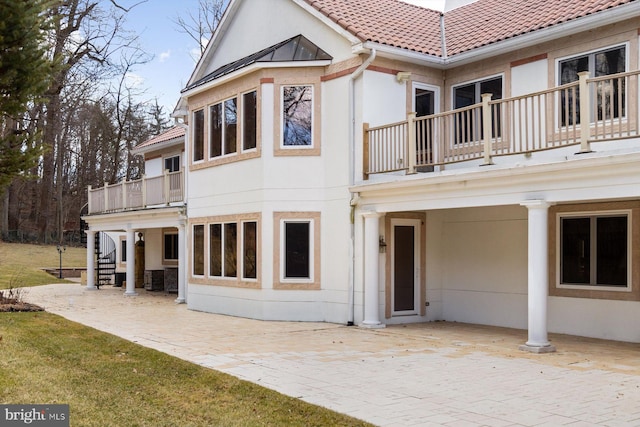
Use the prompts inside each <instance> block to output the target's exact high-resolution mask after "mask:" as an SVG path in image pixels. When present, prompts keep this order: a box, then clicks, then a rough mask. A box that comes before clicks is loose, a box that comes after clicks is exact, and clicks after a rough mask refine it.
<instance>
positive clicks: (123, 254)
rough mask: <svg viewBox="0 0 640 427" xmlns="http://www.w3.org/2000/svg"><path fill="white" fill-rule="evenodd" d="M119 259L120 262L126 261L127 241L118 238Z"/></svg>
mask: <svg viewBox="0 0 640 427" xmlns="http://www.w3.org/2000/svg"><path fill="white" fill-rule="evenodd" d="M120 259H121V260H122V262H123V263H124V262H127V241H126V240H120Z"/></svg>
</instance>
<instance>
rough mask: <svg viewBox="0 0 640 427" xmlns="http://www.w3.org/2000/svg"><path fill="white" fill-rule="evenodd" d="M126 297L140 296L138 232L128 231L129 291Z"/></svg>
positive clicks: (126, 292)
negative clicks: (137, 274) (137, 289)
mask: <svg viewBox="0 0 640 427" xmlns="http://www.w3.org/2000/svg"><path fill="white" fill-rule="evenodd" d="M124 294H125V295H128V296H129V295H131V296H134V295H138V293H137V292H136V232H135V230H132V229H130V228H129V229H127V290H126V291H125V292H124Z"/></svg>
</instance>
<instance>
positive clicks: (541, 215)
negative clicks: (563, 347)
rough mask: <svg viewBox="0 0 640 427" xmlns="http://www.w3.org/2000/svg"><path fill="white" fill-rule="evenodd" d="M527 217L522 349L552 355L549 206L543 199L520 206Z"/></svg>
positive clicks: (528, 201) (553, 349) (523, 203)
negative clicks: (525, 326)
mask: <svg viewBox="0 0 640 427" xmlns="http://www.w3.org/2000/svg"><path fill="white" fill-rule="evenodd" d="M521 205H522V206H524V207H526V208H527V209H528V210H529V218H528V228H529V231H528V290H527V295H528V317H529V322H528V326H529V339H528V340H527V342H526V344H524V345H521V346H520V350H524V351H529V352H532V353H550V352H554V351H556V348H555V347H554V346H552V345H551V344H550V343H549V340H548V338H547V299H548V296H549V289H548V286H549V257H548V241H549V239H548V233H549V230H548V223H549V221H548V215H549V206H550V204H549V203H548V202H546V201H544V200H527V201H525V202H522V203H521Z"/></svg>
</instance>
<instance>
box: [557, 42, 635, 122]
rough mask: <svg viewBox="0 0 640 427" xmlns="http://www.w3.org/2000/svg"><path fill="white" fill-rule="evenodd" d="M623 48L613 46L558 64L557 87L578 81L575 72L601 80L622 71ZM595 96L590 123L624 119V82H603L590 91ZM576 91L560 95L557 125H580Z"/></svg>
mask: <svg viewBox="0 0 640 427" xmlns="http://www.w3.org/2000/svg"><path fill="white" fill-rule="evenodd" d="M626 56H627V54H626V46H624V45H623V46H616V47H612V48H608V49H603V50H599V51H595V52H591V53H588V54H584V55H579V56H575V57H572V58H567V59H563V60H560V61H558V73H559V83H560V84H561V85H564V84H568V83H572V82H576V81H578V79H579V77H578V73H580V72H583V71H587V72H589V77H601V76H608V75H611V74H617V73H624V72H625V71H626ZM590 90H591V91H593V92H592V93H590V95H591V96H592V97H594V96H595V97H596V104H595V105H596V108H595V110H594V111H592V117H591V118H590V120H594V119H595V120H603V119H611V118H617V117H621V116H624V114H625V96H624V95H625V81H624V79H623V78H620V79H606V80H602V81H599V82H597V83H596V84H595V85H593V86H592V88H591V89H590ZM579 100H580V91H579V90H578V88H575V89H573V88H570V89H567V90H566V91H562V92H561V95H560V123H561V125H562V126H567V125H573V124H578V123H580V101H579Z"/></svg>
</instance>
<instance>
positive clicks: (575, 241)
mask: <svg viewBox="0 0 640 427" xmlns="http://www.w3.org/2000/svg"><path fill="white" fill-rule="evenodd" d="M558 224H559V227H558V234H559V235H558V242H559V252H558V253H559V257H558V263H559V277H558V280H559V286H560V287H567V288H568V287H578V288H580V287H583V288H584V287H587V288H593V287H600V288H604V289H612V288H613V289H615V288H624V289H627V288H628V287H629V284H630V270H631V268H630V253H631V250H630V247H631V246H630V242H631V233H630V230H631V214H630V211H615V212H601V213H584V214H582V213H572V214H558Z"/></svg>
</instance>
